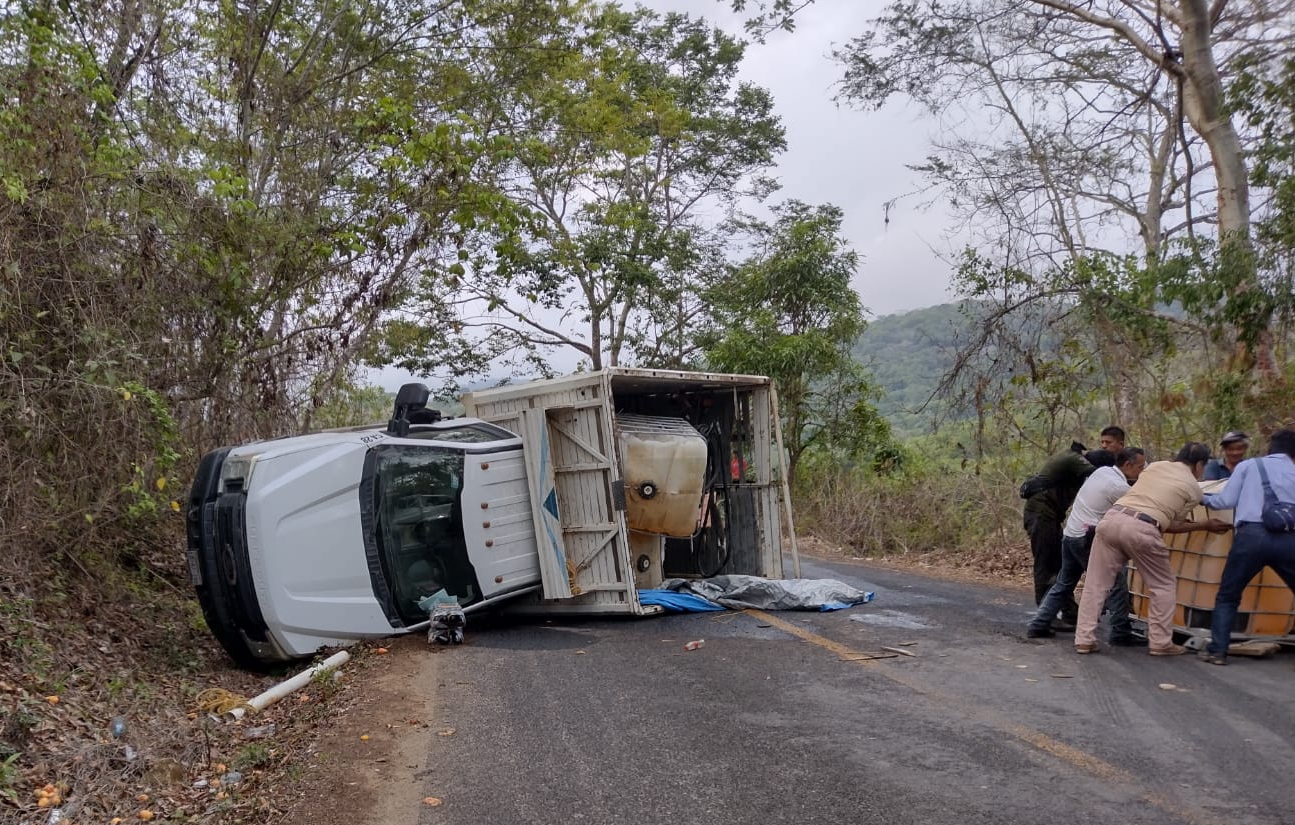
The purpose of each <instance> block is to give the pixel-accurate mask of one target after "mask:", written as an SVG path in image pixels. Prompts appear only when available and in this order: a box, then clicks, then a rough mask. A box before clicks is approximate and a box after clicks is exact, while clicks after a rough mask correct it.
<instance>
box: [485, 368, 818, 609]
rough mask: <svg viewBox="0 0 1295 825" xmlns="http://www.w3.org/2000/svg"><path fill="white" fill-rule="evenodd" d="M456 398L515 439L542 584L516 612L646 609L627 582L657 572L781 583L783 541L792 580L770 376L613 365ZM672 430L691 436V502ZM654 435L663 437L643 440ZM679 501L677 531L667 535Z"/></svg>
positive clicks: (680, 440)
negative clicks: (696, 477)
mask: <svg viewBox="0 0 1295 825" xmlns="http://www.w3.org/2000/svg"><path fill="white" fill-rule="evenodd" d="M462 401H463V405H464V407H465V410H466V414H467V415H469V416H472V417H474V418H479V419H482V420H484V421H489V422H491V423H494V424H497V425H499V426H500V427H503V428H504V429H506V430H510V431H512V432H515V433H517V434H518V435H520V436H521V438H522V442H523V445H524V447H523V451H524V454H525V460H526V466H527V477H528V478H529V480H530V484H531V485H532V489H531V499H532V504H533V506H532V513H533V517H534V520H535V525H534V526H535V535H536V540H537V542H538V544H539V565H540V570H541V578H542V582H543V588H542V591H541V593H539V594H537V595H536V596H534V597H533V598H531V599H529V600H528V604H527V605H526V607H527V609H532V610H547V611H557V612H577V613H627V614H641V613H646V612H653V611H655V610H657V609H658V608H656V607H654V606H643V605H640V604H639V600H638V597H637V592H638V590H639V589H640V588H649V587H653V586H655V585H656V584H659V583H660V582H661V580H662V578H663V577H665V576H684V577H687V576H711V575H717V574H719V573H744V574H750V575H758V576H766V577H770V578H782V577H783V575H784V571H783V551H784V549H787V550H789V551H790V552H791V554H792V563H793V565H794V567H795V568H796V570H795V573H796V574H797V575H799V569H798V568H799V559H798V557H797V555H796V547H795V538H794V531H793V525H792V522H791V508H790V498H789V495H788V491H787V486H786V480H785V477H784V473H783V472H782V471H781V469H780V467H781V466H782V463H781V462H780V461H779V456H780V455H782V446H781V445H782V434H781V431H780V429H779V425H778V418H777V397H776V394H775V390H774V386H773V382H772V381H771V380H770V379H768V378H765V377H762V376H752V375H724V374H716V373H698V372H681V371H672V370H650V369H633V368H624V367H613V368H608V369H604V370H599V371H596V372H589V373H578V374H575V375H570V376H566V377H563V378H556V379H552V380H545V381H533V382H529V383H526V384H521V385H517V386H503V387H498V388H494V389H487V390H479V391H475V392H470V393H467V394H465V395H464V396H463V399H462ZM681 424H686V426H687V427H689V428H691V430H692V431H694V432H695V433H696V434H697V438H698V439H700V440H701V441H703V442H704V443H705V460H704V462H702V463H703V464H704V473H705V479H704V482H705V483H704V485H703V487H704V489H705V490H706V491H707V492H706V494H704V495H702V494H698V495H697V497H696V501H695V503H693V504H691V505H690V504H688V503H687V496H688V495H690V494H691V492H693V491H694V490H695V488H694V487H692V486H688V487H687V489H684V487H681V486H680V485H679V484H677V483H676V482H675V480H674V479H673V478H672V475H673V474H676V471H677V474H678V475H679V476H680V478H683V477H685V476H691V474H692V473H693V472H694V470H695V468H696V467H697V466H699V465H698V461H699V458H698V455H697V453H696V450H695V449H694V447H693V446H692V445H691V444H689V443H688V439H687V434H686V432H685V431H684V430H683V429H682V428H681V426H680V425H681ZM654 432H655V433H659V434H660V435H661V437H662V438H664V437H665V435H666V434H667V433H672V434H673V435H672V436H671V437H674V438H676V439H677V440H676V441H674V442H671V443H670V444H662V445H656V446H654V445H652V444H650V443H649V442H651V441H652V439H653V438H654V437H655V436H654V435H653V433H654ZM649 454H654V455H655V456H656V458H647V459H645V458H644V456H647V455H649ZM655 476H659V478H657V477H655ZM672 487H674V488H677V489H670V488H672ZM667 497H670V498H667ZM656 499H660V500H661V501H662V502H663V504H664V505H665V506H664V507H663V508H662V509H661V512H660V514H655V513H653V512H652V511H651V509H652V506H653V505H652V501H653V500H656ZM689 509H693V510H695V513H696V518H695V519H692V520H691V521H692V530H691V535H681V534H682V533H685V532H688V531H686V530H682V529H681V528H680V525H682V524H686V523H688V522H689V521H690V519H689V518H688V517H687V515H686V514H687V511H688V510H689ZM627 511H630V512H632V513H633V515H634V519H633V522H634V524H631V521H632V519H631V518H630V517H629V513H627ZM667 511H668V512H667ZM645 512H646V515H644V514H645ZM482 517H483V518H486V517H488V516H486V515H485V514H482ZM666 522H668V529H659V528H660V527H661V526H662V525H665V524H666ZM635 524H637V525H638V526H640V527H647V528H648V529H650V530H654V532H645V531H644V530H635V529H633V528H634V525H635ZM665 534H672V535H665Z"/></svg>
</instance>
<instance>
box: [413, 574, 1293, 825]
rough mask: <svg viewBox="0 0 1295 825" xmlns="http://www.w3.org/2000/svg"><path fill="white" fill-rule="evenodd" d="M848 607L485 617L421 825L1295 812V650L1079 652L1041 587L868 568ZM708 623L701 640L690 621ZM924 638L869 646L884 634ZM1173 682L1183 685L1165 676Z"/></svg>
mask: <svg viewBox="0 0 1295 825" xmlns="http://www.w3.org/2000/svg"><path fill="white" fill-rule="evenodd" d="M803 575H805V576H806V577H807V578H835V579H840V580H843V581H845V582H847V583H850V584H853V585H855V586H856V587H861V588H864V589H868V590H873V591H875V592H876V594H877V595H876V599H875V600H874V601H873V602H872V603H870V604H867V605H863V606H859V607H855V608H852V609H849V610H843V611H840V612H835V613H800V612H783V613H773V614H761V613H754V612H746V613H723V614H715V613H711V614H689V615H672V616H665V617H660V618H652V619H639V620H632V621H606V620H598V621H585V622H569V621H560V622H559V621H553V622H551V623H545V622H542V621H541V622H538V623H533V624H512V625H491V626H486V627H482V626H474V625H473V623H472V621H471V620H470V621H469V626H468V644H467V645H465V646H464V647H462V648H456V649H453V650H447V651H445V652H444V653H443V654H442V655H441V656H438V657H437V660H438V668H437V670H438V673H439V679H438V684H437V685H429V686H427V687H428V689H430V690H433V691H435V695H436V700H435V704H436V706H437V708H438V713H439V716H440V723H442V724H445V725H448V726H450V727H453V728H454V729H455V735H453V736H446V737H437V738H436V741H434V742H433V753H432V755H431V758H430V762H429V768H428V770H427V771H426V772H425V775H424V777H423V781H424V782H425V792H426V793H428V794H434V795H435V796H436V797H438V798H442V799H444V800H445V803H444V804H443V805H442V806H440V807H436V808H427V809H426V810H424V811H423V813H422V820H421V821H422V823H425V825H433V824H434V823H455V825H478V824H479V825H507V824H508V823H571V822H582V823H597V824H598V825H610V823H634V825H653V824H654V823H662V825H665V824H667V823H668V825H689V824H690V823H763V822H772V823H784V822H788V823H791V822H794V823H830V824H831V825H852V824H853V823H887V824H888V825H889V824H891V823H893V824H894V825H902V824H903V823H921V825H944V823H948V824H949V825H954V823H956V825H972V823H995V824H996V825H1002V824H1004V823H1030V824H1031V825H1033V823H1059V822H1064V823H1121V825H1159V824H1160V823H1166V825H1167V824H1168V823H1191V824H1192V825H1198V824H1199V823H1227V824H1228V825H1258V823H1266V824H1267V823H1271V824H1272V825H1278V824H1279V823H1280V824H1286V823H1291V822H1295V811H1292V806H1291V803H1292V801H1295V792H1293V791H1292V789H1291V784H1292V783H1295V748H1293V747H1292V743H1295V693H1293V691H1292V684H1293V683H1295V673H1293V672H1292V661H1293V660H1295V656H1293V655H1291V654H1283V655H1279V656H1277V657H1274V658H1270V659H1262V660H1240V661H1235V662H1234V663H1233V664H1232V665H1230V666H1229V667H1226V668H1221V667H1214V666H1210V665H1206V664H1204V663H1202V662H1199V661H1197V660H1196V659H1195V657H1192V656H1182V657H1172V658H1158V657H1151V656H1148V655H1147V654H1146V651H1145V648H1115V649H1110V648H1106V647H1104V648H1103V651H1102V653H1101V654H1099V655H1096V656H1083V657H1080V656H1077V655H1075V653H1074V652H1073V646H1072V644H1071V638H1070V636H1069V635H1060V636H1058V637H1057V638H1056V639H1051V640H1027V639H1025V638H1024V636H1023V631H1024V627H1025V623H1026V620H1027V619H1028V616H1029V613H1030V608H1031V607H1032V606H1033V604H1032V600H1031V598H1030V596H1029V594H1028V593H1026V592H1024V591H1020V590H1015V589H1002V590H998V589H993V588H987V587H980V586H974V585H968V584H962V583H953V582H944V581H938V580H934V579H928V578H925V577H921V576H916V575H911V574H905V573H899V572H894V571H891V570H883V569H878V568H873V567H868V566H865V565H853V564H844V563H838V564H830V563H808V564H805V565H804V569H803ZM691 639H705V646H704V647H702V648H701V649H699V650H696V651H692V652H687V651H685V650H684V649H683V645H684V643H685V642H687V641H689V640H691ZM885 646H895V647H902V648H903V649H905V650H909V651H911V652H912V653H913V654H915V655H914V656H912V657H905V656H895V657H893V658H885V659H870V658H867V657H869V656H873V655H877V654H880V653H882V652H883V651H882V650H881V648H882V647H885ZM1166 686H1169V687H1166Z"/></svg>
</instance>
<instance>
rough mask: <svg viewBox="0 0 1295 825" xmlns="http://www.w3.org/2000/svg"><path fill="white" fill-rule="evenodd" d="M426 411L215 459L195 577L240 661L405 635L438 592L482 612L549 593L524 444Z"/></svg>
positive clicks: (206, 475)
mask: <svg viewBox="0 0 1295 825" xmlns="http://www.w3.org/2000/svg"><path fill="white" fill-rule="evenodd" d="M422 393H423V394H425V393H426V389H425V388H422ZM417 395H418V394H417V393H415V394H414V397H417ZM425 403H426V397H425V395H424V396H423V398H422V402H421V403H419V404H414V405H413V406H410V405H409V403H408V402H406V403H405V405H404V407H405V409H403V410H402V409H400V407H401V405H400V404H399V403H398V404H397V414H396V416H395V417H393V419H392V422H389V423H388V425H387V426H386V427H383V426H382V425H380V424H377V425H373V426H370V427H359V428H352V429H347V430H340V431H331V432H322V433H312V434H308V435H301V436H295V437H290V438H281V439H275V440H271V441H260V442H254V443H251V444H245V445H242V446H239V447H234V448H224V449H220V450H215V451H213V452H211V453H209V454H207V455H206V456H205V457H204V458H203V460H202V462H201V463H200V465H199V470H198V474H197V477H196V478H195V481H194V484H193V487H192V489H191V491H190V496H189V502H188V508H187V513H186V518H187V522H188V547H187V552H188V567H189V575H190V579H191V580H192V582H193V584H194V586H195V588H196V590H197V593H198V597H199V602H200V603H201V605H202V609H203V613H204V616H205V618H206V621H207V624H208V626H209V627H210V628H211V630H212V632H213V634H214V635H215V636H216V637H217V639H218V640H219V641H220V642H221V644H222V646H223V647H224V648H225V649H226V651H227V652H228V653H229V654H230V655H231V656H232V657H233V659H234V660H235V661H236V662H237V663H238V664H240V665H241V666H244V667H252V668H259V667H263V666H265V665H269V664H273V663H276V662H281V661H288V660H291V659H296V658H300V657H304V656H309V655H312V654H313V653H315V652H316V651H317V650H318V649H319V648H320V647H326V646H335V645H339V644H345V643H347V642H350V641H354V640H356V639H361V638H370V637H375V636H386V635H391V634H393V633H402V632H407V631H409V630H410V629H413V628H415V627H418V626H421V625H423V624H424V623H425V622H426V619H427V614H426V612H425V611H424V610H423V609H421V608H420V607H419V602H420V601H421V600H422V599H424V598H425V597H427V596H432V595H434V594H437V593H439V592H440V591H444V592H445V593H446V594H447V595H450V596H453V597H455V598H456V599H457V600H458V602H459V604H460V605H462V606H463V607H464V608H465V609H467V610H474V609H479V608H481V607H483V606H485V605H488V604H491V603H493V602H495V601H498V600H500V599H503V598H507V597H509V596H513V595H517V594H519V593H524V592H527V591H528V590H530V589H534V588H536V587H538V585H539V567H538V563H537V561H536V553H535V535H534V528H533V520H532V518H531V510H530V498H529V494H528V489H527V481H526V473H525V465H524V462H523V452H522V444H521V440H520V439H519V438H518V437H517V435H515V434H514V433H511V432H509V431H507V430H505V429H503V428H501V427H498V426H496V425H493V424H489V423H487V422H484V421H480V420H477V419H472V418H458V419H449V420H436V417H434V416H431V415H428V414H427V412H428V411H426V408H425V406H424V405H425ZM410 419H413V420H414V421H420V422H426V423H411V422H410ZM465 514H466V515H465ZM469 548H472V550H471V551H469Z"/></svg>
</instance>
